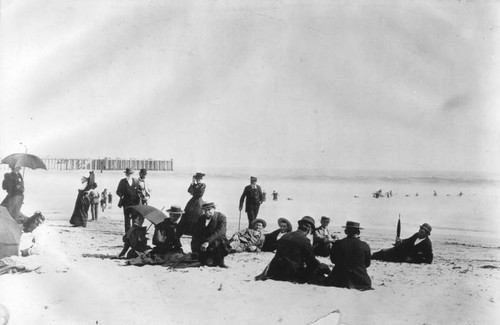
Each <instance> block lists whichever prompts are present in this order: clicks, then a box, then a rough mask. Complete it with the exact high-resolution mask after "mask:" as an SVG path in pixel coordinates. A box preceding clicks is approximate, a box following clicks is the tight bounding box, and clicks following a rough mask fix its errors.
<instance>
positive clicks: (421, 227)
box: [420, 223, 432, 235]
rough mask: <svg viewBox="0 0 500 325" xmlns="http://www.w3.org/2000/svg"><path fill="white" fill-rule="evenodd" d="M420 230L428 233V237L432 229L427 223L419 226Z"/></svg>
mask: <svg viewBox="0 0 500 325" xmlns="http://www.w3.org/2000/svg"><path fill="white" fill-rule="evenodd" d="M420 229H425V230H426V231H427V232H428V233H429V235H430V234H431V231H432V227H431V225H430V224H428V223H424V224H423V225H421V226H420Z"/></svg>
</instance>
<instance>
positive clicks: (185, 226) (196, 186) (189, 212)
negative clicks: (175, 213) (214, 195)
mask: <svg viewBox="0 0 500 325" xmlns="http://www.w3.org/2000/svg"><path fill="white" fill-rule="evenodd" d="M203 176H205V174H203V173H196V174H194V175H193V180H192V181H191V185H189V188H188V192H189V194H191V195H192V196H193V197H192V198H191V199H190V200H189V201H188V203H187V204H186V208H184V211H185V212H184V215H183V216H182V219H181V222H180V224H181V229H182V233H183V234H187V235H192V231H193V227H194V225H195V224H196V222H197V221H198V218H199V217H200V216H201V215H203V210H202V208H201V206H202V205H203V199H202V198H203V194H205V188H206V187H207V186H206V185H205V183H202V182H201V181H202V179H203Z"/></svg>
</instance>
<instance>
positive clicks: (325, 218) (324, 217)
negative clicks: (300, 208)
mask: <svg viewBox="0 0 500 325" xmlns="http://www.w3.org/2000/svg"><path fill="white" fill-rule="evenodd" d="M321 220H328V221H330V218H328V217H326V216H322V217H321Z"/></svg>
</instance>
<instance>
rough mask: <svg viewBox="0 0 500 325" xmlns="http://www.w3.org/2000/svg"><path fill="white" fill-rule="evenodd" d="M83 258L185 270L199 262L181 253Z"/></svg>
mask: <svg viewBox="0 0 500 325" xmlns="http://www.w3.org/2000/svg"><path fill="white" fill-rule="evenodd" d="M82 256H83V257H94V258H102V259H105V258H106V259H118V260H123V259H125V260H126V262H125V264H124V265H135V266H143V265H161V266H166V267H169V268H176V269H181V268H187V267H198V266H200V262H199V261H198V260H197V259H194V258H192V257H191V254H182V253H166V254H162V255H154V256H148V255H147V254H139V256H138V257H136V258H131V259H128V260H127V259H126V258H125V257H117V256H116V255H109V254H82Z"/></svg>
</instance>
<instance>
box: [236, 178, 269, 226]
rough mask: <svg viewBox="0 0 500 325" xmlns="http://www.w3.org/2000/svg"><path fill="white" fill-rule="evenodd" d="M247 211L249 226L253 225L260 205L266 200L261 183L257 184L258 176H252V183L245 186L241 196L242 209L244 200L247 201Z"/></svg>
mask: <svg viewBox="0 0 500 325" xmlns="http://www.w3.org/2000/svg"><path fill="white" fill-rule="evenodd" d="M245 198H246V203H245V212H246V213H247V216H248V227H249V228H250V227H251V224H252V221H254V220H255V219H256V218H257V215H258V214H259V207H260V205H261V204H262V202H263V201H264V194H263V193H262V189H261V188H260V186H259V185H257V177H254V176H252V177H250V185H247V186H245V189H244V190H243V194H241V198H240V211H241V210H242V209H243V201H245Z"/></svg>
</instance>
